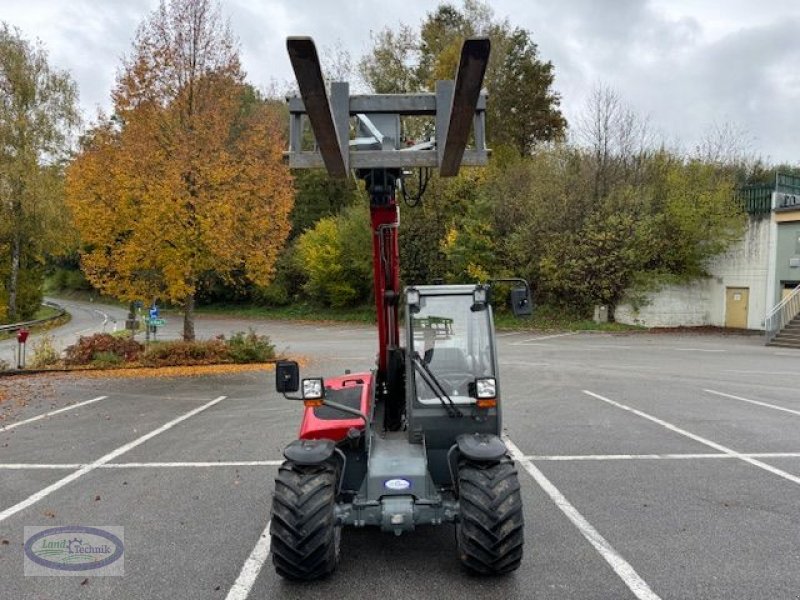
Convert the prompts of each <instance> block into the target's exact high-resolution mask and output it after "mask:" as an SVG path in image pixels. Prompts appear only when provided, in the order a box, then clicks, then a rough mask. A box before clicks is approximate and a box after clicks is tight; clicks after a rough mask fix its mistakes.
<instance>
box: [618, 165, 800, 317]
mask: <svg viewBox="0 0 800 600" xmlns="http://www.w3.org/2000/svg"><path fill="white" fill-rule="evenodd" d="M741 198H742V201H743V203H744V206H745V208H746V210H747V213H748V219H747V228H746V230H745V234H744V236H743V238H742V239H741V240H740V241H739V242H737V243H736V244H734V245H733V246H731V247H730V248H729V249H728V251H727V252H725V253H724V254H721V255H719V256H717V257H715V258H714V259H713V260H711V261H710V262H709V264H708V268H707V270H708V273H709V275H710V276H709V277H708V278H706V279H702V280H698V281H696V282H693V283H691V284H687V285H671V286H666V287H664V288H662V289H660V290H659V291H658V292H655V293H653V294H650V296H649V298H648V302H647V303H646V304H645V305H643V306H640V307H635V306H632V305H630V304H624V305H621V306H618V307H617V309H616V311H615V317H616V320H617V321H618V322H620V323H629V324H639V325H645V326H647V327H679V326H700V325H714V326H719V327H734V328H741V329H755V330H763V329H764V328H765V319H766V317H767V315H768V314H769V313H770V312H771V311H773V309H775V307H776V306H777V305H778V304H780V303H781V301H782V300H783V299H784V298H786V297H787V296H788V295H789V294H791V293H792V292H793V290H795V289H796V288H797V287H798V286H800V177H795V176H791V175H785V174H778V175H777V176H776V178H775V182H774V183H773V184H769V185H755V186H747V187H746V188H744V189H742V190H741ZM798 299H800V292H798ZM792 316H794V315H792Z"/></svg>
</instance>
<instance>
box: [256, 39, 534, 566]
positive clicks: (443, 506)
mask: <svg viewBox="0 0 800 600" xmlns="http://www.w3.org/2000/svg"><path fill="white" fill-rule="evenodd" d="M287 48H288V51H289V57H290V59H291V63H292V67H293V69H294V72H295V75H296V78H297V83H298V87H299V91H300V96H299V97H292V98H289V99H288V105H289V113H290V134H289V152H288V158H289V164H290V166H291V167H293V168H314V167H323V166H324V168H326V169H327V171H328V173H329V174H330V175H331V176H334V177H341V178H345V177H348V176H349V175H350V173H351V172H353V173H354V174H355V176H356V177H358V178H360V179H362V180H363V181H364V182H365V186H366V190H367V192H368V195H369V199H370V213H371V224H372V232H373V267H374V281H373V283H374V295H375V303H376V308H377V324H378V338H379V347H378V355H377V361H376V368H375V369H374V370H373V371H371V372H364V373H349V372H347V373H346V374H345V375H343V376H339V377H329V378H324V379H323V378H320V377H311V378H305V379H302V380H301V379H300V375H299V369H298V365H297V363H296V362H293V361H284V362H280V363H278V365H277V366H276V388H277V391H278V392H280V393H283V394H284V395H285V396H286V397H287V398H291V399H296V400H302V402H303V403H304V412H303V419H302V424H301V426H300V434H299V439H297V440H296V441H294V442H292V443H290V444H289V445H288V446H287V447H286V449H285V450H284V456H285V459H286V460H285V462H284V463H283V464H282V466H281V467H280V469H279V472H278V475H277V478H276V480H275V491H274V495H273V504H272V522H271V527H270V535H271V538H272V539H271V552H272V561H273V564H274V565H275V569H276V570H277V572H278V573H279V574H280V575H281V576H283V577H286V578H288V579H294V580H313V579H317V578H320V577H324V576H326V575H328V574H330V573H331V572H333V571H334V569H335V568H336V565H337V563H338V561H339V546H340V539H341V531H342V527H344V526H353V527H366V526H374V527H380V528H381V530H383V531H385V532H389V533H393V534H395V535H400V534H402V533H405V532H409V531H413V530H414V529H415V528H416V527H417V526H420V525H441V524H445V523H452V524H455V532H456V547H457V555H458V560H459V561H460V562H461V563H462V564H463V565H464V566H465V567H466V568H467V569H468V570H470V571H473V572H475V573H479V574H483V575H497V574H505V573H509V572H511V571H514V570H515V569H517V568H518V567H519V565H520V561H521V559H522V551H523V540H524V535H523V513H522V497H521V495H520V486H519V482H518V479H517V471H516V468H515V465H514V461H513V460H512V459H511V457H510V455H509V452H508V450H507V449H506V446H505V444H504V443H503V441H502V439H501V438H500V434H501V431H502V403H501V393H500V392H501V387H500V381H499V371H498V362H497V344H496V339H495V332H494V322H493V316H492V305H491V290H492V284H493V283H496V282H486V283H478V284H474V285H414V286H410V287H406V288H405V290H402V291H401V289H400V276H399V265H398V263H399V256H398V242H397V240H398V237H397V231H398V225H399V203H398V198H399V197H401V196H402V197H405V198H406V200H407V202H408V203H409V204H415V203H417V202H418V201H419V197H421V194H422V192H423V191H424V186H425V181H426V180H427V178H429V177H430V173H431V170H432V169H434V168H436V169H438V170H439V174H440V176H443V177H448V176H454V175H456V174H457V173H458V171H459V168H460V167H461V166H462V165H463V166H472V165H482V164H485V163H486V162H487V159H488V152H489V151H488V150H487V148H486V140H485V109H486V94H485V93H482V92H481V86H482V83H483V77H484V74H485V71H486V65H487V62H488V59H489V50H490V43H489V40H488V39H487V38H470V39H467V40H466V41H465V42H464V44H463V47H462V51H461V56H460V62H459V65H458V70H457V73H456V79H455V81H439V82H437V83H436V88H435V93H419V94H377V95H354V96H350V94H349V86H348V84H347V83H343V82H333V83H331V84H330V95H329V94H328V90H327V89H326V86H325V81H324V79H323V77H322V71H321V68H320V62H319V58H318V55H317V51H316V48H315V46H314V42H313V41H312V40H311V38H307V37H291V38H288V40H287ZM407 116H428V117H433V119H432V120H433V122H434V124H435V134H434V135H432V136H431V139H429V140H426V141H422V142H419V143H409V142H406V141H405V140H403V135H402V126H401V117H407ZM306 119H307V120H308V122H309V123H310V126H311V130H312V132H313V136H314V140H315V144H314V147H312V148H311V149H308V145H309V144H308V139H307V136H305V135H304V125H305V120H306ZM470 132H472V147H471V148H469V149H468V148H467V143H468V141H469V139H470ZM351 138H352V139H351ZM415 168H416V169H418V170H419V171H418V173H419V182H418V186H417V197H416V198H415V199H413V200H411V201H409V199H408V186H405V185H404V183H405V182H404V179H406V178H408V177H409V176H410V175H411V174H413V171H411V172H410V171H409V169H415ZM504 281H505V283H509V282H510V283H511V284H512V287H511V304H512V309H513V310H514V313H515V314H530V313H531V310H532V306H531V298H530V288H529V286H528V284H527V282H525V281H523V280H504ZM401 306H402V308H403V312H404V313H405V326H404V329H405V344H404V345H402V344H401V337H400V321H399V318H398V316H399V314H400V308H401ZM298 392H299V394H298ZM292 394H294V395H292Z"/></svg>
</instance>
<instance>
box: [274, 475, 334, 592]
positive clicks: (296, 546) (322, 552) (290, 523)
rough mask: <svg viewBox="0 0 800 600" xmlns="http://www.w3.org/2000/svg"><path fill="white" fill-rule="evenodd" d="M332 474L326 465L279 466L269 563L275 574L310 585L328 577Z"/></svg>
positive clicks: (330, 566)
mask: <svg viewBox="0 0 800 600" xmlns="http://www.w3.org/2000/svg"><path fill="white" fill-rule="evenodd" d="M337 485H338V478H337V469H336V468H335V467H334V466H333V465H331V464H330V463H325V464H322V465H313V466H300V465H296V464H294V463H292V462H290V461H286V462H284V463H283V465H281V467H280V469H279V471H278V476H277V477H276V479H275V492H274V494H273V496H272V524H271V525H270V535H271V537H272V563H273V564H274V565H275V570H276V571H277V573H278V575H281V576H282V577H285V578H287V579H293V580H297V581H310V580H313V579H319V578H321V577H325V576H326V575H330V574H331V573H332V572H333V571H334V570H335V569H336V565H337V564H338V562H339V540H340V538H341V530H342V528H341V525H338V524H337V523H336V518H335V515H334V508H335V506H336V488H337Z"/></svg>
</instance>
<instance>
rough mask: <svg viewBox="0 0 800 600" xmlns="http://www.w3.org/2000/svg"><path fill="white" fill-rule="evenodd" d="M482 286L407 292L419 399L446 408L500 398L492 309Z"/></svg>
mask: <svg viewBox="0 0 800 600" xmlns="http://www.w3.org/2000/svg"><path fill="white" fill-rule="evenodd" d="M481 293H485V288H483V286H475V285H436V286H419V287H413V288H408V289H407V290H406V298H407V304H408V313H407V338H406V340H407V342H406V343H407V351H408V354H409V357H410V361H411V362H412V365H413V367H414V369H413V373H414V378H413V389H414V391H415V394H414V396H415V397H414V400H415V402H416V403H418V404H420V405H423V406H441V405H442V397H443V396H447V397H449V399H450V400H452V403H453V404H454V405H456V406H465V405H475V404H476V403H477V401H478V399H479V397H481V399H484V400H489V399H494V398H495V397H496V394H497V378H496V374H497V359H496V352H495V339H494V325H493V322H492V309H491V307H490V306H489V304H488V302H486V297H485V295H484V296H482V297H478V298H476V296H481Z"/></svg>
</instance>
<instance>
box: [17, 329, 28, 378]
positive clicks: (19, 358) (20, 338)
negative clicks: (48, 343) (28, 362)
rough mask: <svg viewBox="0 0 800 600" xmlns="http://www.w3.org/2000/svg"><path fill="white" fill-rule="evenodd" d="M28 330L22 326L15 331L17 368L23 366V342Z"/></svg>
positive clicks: (22, 367) (25, 340) (26, 337)
mask: <svg viewBox="0 0 800 600" xmlns="http://www.w3.org/2000/svg"><path fill="white" fill-rule="evenodd" d="M28 335H30V331H28V330H27V329H25V328H22V329H20V330H18V331H17V344H18V346H17V369H24V368H25V343H26V342H27V341H28Z"/></svg>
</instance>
